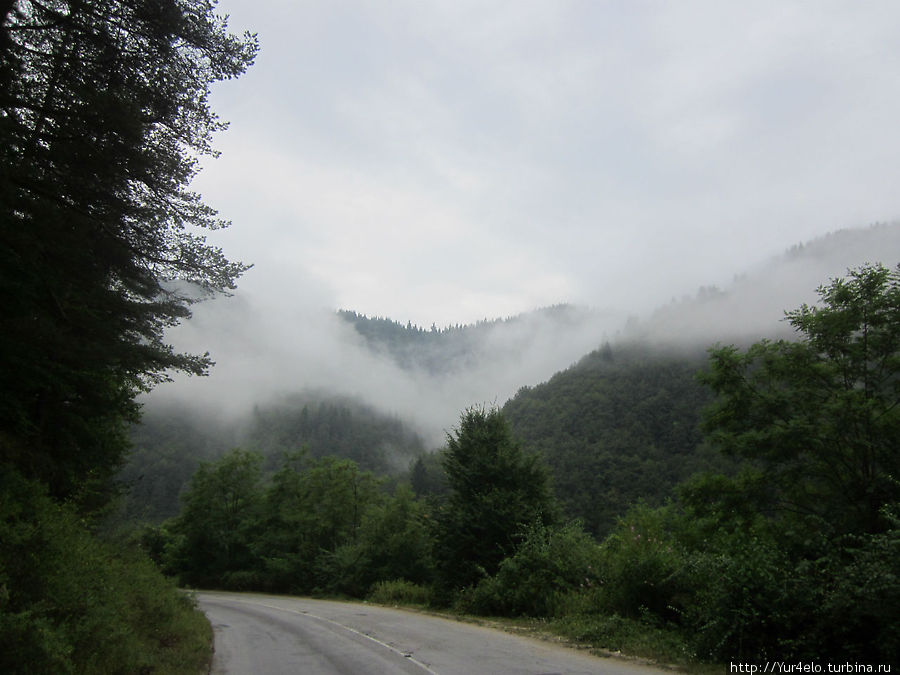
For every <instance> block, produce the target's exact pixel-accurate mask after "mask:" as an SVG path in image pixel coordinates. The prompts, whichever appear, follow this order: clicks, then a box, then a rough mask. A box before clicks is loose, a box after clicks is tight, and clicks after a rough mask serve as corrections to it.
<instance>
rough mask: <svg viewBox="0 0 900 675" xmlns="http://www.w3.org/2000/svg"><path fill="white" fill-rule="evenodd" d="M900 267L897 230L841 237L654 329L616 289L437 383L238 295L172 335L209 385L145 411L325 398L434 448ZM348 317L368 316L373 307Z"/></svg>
mask: <svg viewBox="0 0 900 675" xmlns="http://www.w3.org/2000/svg"><path fill="white" fill-rule="evenodd" d="M898 261H900V226H898V225H881V226H873V227H870V228H867V229H864V230H850V231H841V232H838V233H834V234H831V235H828V236H826V237H823V238H821V239H818V240H816V241H814V242H812V243H810V244H808V245H806V246H804V247H800V248H798V249H797V250H793V251H790V252H786V253H784V254H782V255H779V256H778V257H776V258H773V260H772V261H771V262H770V263H769V264H767V265H764V266H761V267H760V268H758V269H752V270H736V273H740V275H739V276H736V277H735V280H734V282H733V283H732V284H731V285H729V286H728V287H726V288H706V289H700V290H698V293H697V295H696V296H695V297H692V298H672V299H669V298H661V299H660V302H659V309H658V310H657V311H656V312H654V313H652V314H651V315H650V316H645V317H634V316H631V315H630V314H629V312H628V308H627V307H617V303H616V289H610V290H609V294H608V295H607V297H603V298H597V299H596V308H603V309H602V310H601V309H596V308H595V309H588V308H576V310H577V311H568V312H536V313H532V314H528V315H525V316H524V317H521V318H520V320H517V321H502V322H496V323H493V324H492V325H490V326H489V327H487V328H486V329H483V330H481V331H479V332H478V335H480V336H481V338H480V339H479V340H478V342H477V345H476V347H475V348H474V349H473V350H472V351H471V352H470V353H468V354H467V358H466V359H465V360H464V361H461V362H460V363H458V364H456V365H455V367H448V368H447V369H446V370H439V371H435V370H434V369H426V368H424V367H408V366H407V367H403V366H401V365H399V364H398V363H397V362H396V361H394V360H393V359H392V358H391V357H390V356H389V355H387V354H385V353H379V352H377V351H373V350H372V349H371V348H370V347H369V346H368V345H367V344H366V342H365V340H364V339H363V338H362V336H360V335H359V334H358V333H357V332H356V330H355V329H354V327H353V325H352V324H350V323H348V322H347V321H345V320H343V319H341V318H340V317H339V316H338V314H337V313H336V311H335V310H336V308H332V307H327V306H324V305H323V304H322V303H321V302H319V300H318V299H317V298H315V297H311V296H310V295H307V294H306V293H304V289H299V290H293V289H291V290H288V289H280V290H278V291H272V292H270V293H268V294H265V295H263V294H260V293H258V292H247V291H240V290H239V291H238V292H237V293H236V294H235V295H234V296H233V297H230V298H219V299H216V300H212V301H206V302H203V303H199V304H197V305H195V307H194V316H193V318H192V319H190V320H189V321H186V322H184V323H183V324H182V325H181V326H179V327H178V328H176V329H174V330H173V331H172V332H171V333H170V336H169V337H170V339H171V341H172V343H173V344H174V345H175V346H176V348H178V349H180V350H185V351H191V352H201V353H202V352H204V351H209V352H210V353H211V356H212V358H213V359H214V360H215V361H216V365H215V367H214V368H213V369H212V371H211V373H210V375H209V376H208V377H202V378H188V377H184V376H180V375H177V376H176V377H175V381H174V382H172V383H167V384H163V385H161V386H159V387H158V388H157V389H156V390H154V391H153V392H152V393H151V394H150V395H148V396H147V397H146V398H145V400H144V403H145V405H146V406H147V407H148V408H151V409H152V408H154V407H156V406H160V405H172V404H176V405H178V406H179V407H183V408H184V407H186V408H189V409H193V410H196V411H197V414H198V415H200V416H203V417H205V418H207V419H210V420H223V421H224V420H226V419H227V420H232V421H234V420H239V419H240V418H241V417H242V416H243V415H244V414H245V413H247V412H249V411H250V410H251V409H252V406H253V405H254V404H265V403H267V402H269V401H272V400H275V399H277V398H280V397H282V396H284V395H285V394H290V393H296V392H301V391H306V390H321V391H326V392H329V393H333V394H339V395H349V396H354V397H358V398H360V399H362V400H363V401H365V402H367V403H369V404H370V405H373V406H374V407H376V408H377V409H379V410H381V411H383V412H386V413H389V414H393V415H396V416H398V417H400V418H401V419H402V420H403V421H404V422H406V423H408V424H410V425H411V426H413V427H414V428H416V429H417V430H418V431H419V432H420V433H421V434H422V435H423V437H424V438H425V439H426V441H427V442H428V443H430V444H433V445H434V446H437V445H440V444H442V442H443V440H444V435H445V433H446V431H448V430H450V429H451V428H453V427H454V426H455V424H456V422H457V420H458V418H459V413H460V411H462V410H463V409H465V408H466V407H468V406H470V405H473V404H494V403H496V404H497V405H502V404H503V403H504V402H505V401H506V400H507V399H508V398H510V397H511V396H513V395H514V394H515V393H516V391H517V390H518V389H519V388H520V387H522V386H525V385H534V384H538V383H540V382H542V381H545V380H547V379H548V378H549V377H551V376H552V375H553V374H554V373H556V372H558V371H560V370H563V369H565V368H567V367H568V366H570V365H572V364H573V363H574V362H576V361H577V360H578V359H579V358H580V357H582V356H584V355H585V354H587V353H588V352H590V351H592V350H594V349H597V348H598V347H600V346H601V344H602V343H603V342H604V341H607V340H609V341H610V342H612V343H613V344H615V342H616V341H618V340H625V339H643V340H648V341H651V342H654V343H660V344H668V343H683V344H698V343H699V344H702V345H710V344H713V343H715V342H718V341H721V342H743V341H749V340H755V339H758V338H760V337H763V336H770V337H779V336H781V335H785V334H788V333H789V332H790V327H789V326H788V325H787V324H786V323H785V322H784V321H783V317H784V311H785V310H788V309H793V308H796V307H797V306H799V305H800V304H801V303H804V302H808V303H812V302H815V300H816V297H817V296H816V293H815V289H816V287H818V286H819V285H821V284H823V283H826V282H827V281H828V280H829V278H832V277H835V276H841V275H843V274H844V273H845V272H846V270H847V268H848V267H855V266H858V265H860V264H863V263H866V262H882V263H884V264H885V265H888V266H889V267H896V265H897V263H898ZM635 273H636V274H640V271H639V270H636V272H635ZM622 283H623V284H627V283H628V279H623V280H622ZM347 309H352V310H355V311H358V312H360V313H362V314H365V313H366V308H365V307H353V308H347ZM388 318H391V319H397V320H400V321H404V318H403V317H388ZM404 322H405V321H404Z"/></svg>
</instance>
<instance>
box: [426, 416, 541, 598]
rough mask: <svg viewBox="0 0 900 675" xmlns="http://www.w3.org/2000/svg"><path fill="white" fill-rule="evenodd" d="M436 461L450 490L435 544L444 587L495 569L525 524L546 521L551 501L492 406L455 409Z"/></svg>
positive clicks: (535, 462) (536, 467) (533, 459)
mask: <svg viewBox="0 0 900 675" xmlns="http://www.w3.org/2000/svg"><path fill="white" fill-rule="evenodd" d="M443 465H444V471H445V472H446V474H447V482H448V485H449V487H450V493H449V495H448V497H447V502H446V504H445V505H444V506H443V508H442V509H441V511H440V512H439V513H438V518H437V520H438V537H437V548H436V550H437V552H438V555H437V561H438V569H439V575H440V582H441V584H442V585H443V586H444V587H445V588H446V589H447V590H451V589H459V588H463V587H465V586H469V585H471V584H474V583H477V582H478V581H479V580H480V579H481V578H483V577H485V576H488V575H491V574H495V573H496V572H497V569H498V568H499V565H500V562H501V561H502V560H503V559H504V558H505V557H507V556H509V555H512V553H513V551H514V550H515V548H516V546H517V544H518V543H519V541H520V540H521V538H522V536H523V534H524V531H525V529H526V527H527V526H529V525H533V524H538V525H547V524H550V523H552V522H553V521H554V520H555V518H556V510H557V507H556V503H555V502H554V500H553V497H552V493H551V490H550V486H549V482H548V477H547V472H546V470H545V469H544V466H543V465H542V464H541V463H540V461H539V458H538V456H537V455H533V454H526V453H525V452H523V451H522V448H521V446H520V444H519V443H518V442H517V441H516V440H515V439H514V438H513V436H512V432H511V431H510V428H509V424H508V423H507V421H506V419H505V418H504V417H503V415H502V413H501V412H500V411H499V410H498V409H496V408H493V409H490V410H484V409H483V408H471V409H469V410H467V411H466V412H465V413H463V415H462V417H461V419H460V424H459V428H458V429H457V430H456V432H455V434H453V435H450V436H448V439H447V450H446V454H445V455H444V459H443Z"/></svg>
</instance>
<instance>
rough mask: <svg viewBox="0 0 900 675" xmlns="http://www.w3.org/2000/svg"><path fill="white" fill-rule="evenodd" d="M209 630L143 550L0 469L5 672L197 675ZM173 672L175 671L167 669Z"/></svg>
mask: <svg viewBox="0 0 900 675" xmlns="http://www.w3.org/2000/svg"><path fill="white" fill-rule="evenodd" d="M211 639H212V631H211V628H210V626H209V622H208V621H206V619H205V617H203V615H202V614H200V613H199V612H197V611H196V609H195V608H194V607H193V606H192V603H191V601H190V600H189V599H187V598H185V597H184V596H182V595H181V594H180V593H179V592H178V590H177V589H176V588H175V587H174V585H173V584H172V583H171V582H169V581H168V580H166V579H165V578H164V577H163V576H162V575H161V574H160V573H159V571H158V570H157V568H156V566H155V565H154V564H153V563H152V562H151V561H150V560H149V559H148V558H147V557H146V556H145V555H143V554H142V553H141V552H140V551H139V550H137V548H136V547H127V546H126V545H124V544H122V543H114V542H110V541H106V540H103V539H100V538H98V537H96V536H93V535H91V534H90V533H89V532H88V530H87V529H86V527H85V524H84V523H83V522H82V520H81V519H80V518H79V517H78V516H77V515H76V514H75V513H74V512H73V511H72V510H71V509H69V508H68V507H66V506H63V505H59V504H57V503H56V502H54V501H53V500H51V499H50V498H49V497H48V496H47V495H46V492H45V490H44V489H43V488H42V487H40V486H39V485H37V484H36V483H33V482H31V481H28V480H26V479H24V478H22V477H21V476H19V475H18V474H16V473H15V472H13V471H11V470H9V469H8V468H6V467H3V470H2V471H0V644H2V645H3V649H2V650H0V672H3V673H13V674H14V673H103V674H115V673H137V672H152V671H154V670H157V671H161V672H167V673H196V672H198V670H199V669H201V668H202V667H203V665H204V664H205V663H206V661H207V660H208V658H209V653H210V652H209V647H210V641H211ZM163 666H165V667H163Z"/></svg>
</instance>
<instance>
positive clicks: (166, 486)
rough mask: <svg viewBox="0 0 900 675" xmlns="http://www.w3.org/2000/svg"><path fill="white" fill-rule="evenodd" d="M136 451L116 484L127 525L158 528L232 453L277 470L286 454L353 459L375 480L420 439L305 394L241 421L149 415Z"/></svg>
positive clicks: (166, 411) (348, 406)
mask: <svg viewBox="0 0 900 675" xmlns="http://www.w3.org/2000/svg"><path fill="white" fill-rule="evenodd" d="M132 442H133V444H134V449H133V451H132V453H131V456H130V458H129V461H128V463H127V465H126V466H125V467H124V468H123V470H122V472H121V473H120V476H119V479H120V481H121V482H122V484H123V485H124V486H125V487H126V488H127V497H126V506H125V510H126V512H127V516H128V517H129V518H138V519H143V520H149V521H159V520H163V519H165V518H168V517H170V516H173V515H175V514H176V513H177V512H178V507H179V502H178V499H179V495H180V493H181V491H182V489H183V488H184V486H185V485H186V484H187V482H188V481H189V480H190V477H191V476H192V475H193V473H194V471H195V470H196V469H197V466H198V465H199V463H200V462H201V461H209V460H214V459H218V458H219V457H221V456H222V455H224V454H225V453H226V452H227V451H228V450H230V449H232V448H234V447H242V448H244V449H247V450H256V451H258V452H260V453H262V454H263V456H264V457H266V458H267V462H266V466H267V468H269V469H273V470H274V469H276V468H277V467H279V466H280V465H281V461H282V457H283V456H284V453H286V452H295V451H298V450H301V449H303V448H306V449H307V450H308V451H309V454H310V456H311V457H324V456H326V455H332V456H336V457H341V458H346V459H352V460H353V461H355V462H356V463H357V464H358V465H359V466H360V468H362V469H364V470H368V471H372V472H374V473H376V474H380V475H389V474H397V473H399V472H402V471H405V470H406V469H407V468H408V467H409V465H410V463H411V462H412V460H413V459H414V458H416V457H418V456H419V455H421V454H422V453H423V452H425V445H424V442H423V440H422V438H421V437H420V436H419V435H418V434H417V433H415V432H414V431H412V430H410V429H409V428H408V427H407V426H406V425H404V423H403V422H402V421H401V420H399V419H398V418H396V417H393V416H390V415H385V414H383V413H379V412H378V411H376V410H375V409H374V408H372V407H371V406H369V405H367V404H365V403H362V402H361V401H358V400H354V399H351V398H347V397H336V396H333V395H328V394H323V393H313V392H306V393H302V394H295V395H291V396H287V397H284V398H282V399H279V400H277V401H275V402H272V403H269V404H267V405H264V406H262V405H261V406H256V407H254V408H253V410H252V411H251V412H250V413H249V414H248V415H246V416H244V417H240V418H234V417H232V418H228V419H218V420H214V419H211V418H210V417H208V416H204V415H203V414H201V413H198V412H197V411H195V410H193V411H192V410H190V409H185V408H182V407H156V408H152V409H150V410H148V411H147V412H146V413H145V415H144V419H143V422H142V423H141V424H139V425H136V426H135V427H134V428H133V432H132Z"/></svg>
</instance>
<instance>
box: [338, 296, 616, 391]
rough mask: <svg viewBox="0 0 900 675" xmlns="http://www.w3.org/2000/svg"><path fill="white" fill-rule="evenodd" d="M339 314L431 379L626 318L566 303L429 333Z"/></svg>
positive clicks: (375, 346)
mask: <svg viewBox="0 0 900 675" xmlns="http://www.w3.org/2000/svg"><path fill="white" fill-rule="evenodd" d="M338 316H339V317H340V318H341V319H343V320H344V321H346V322H347V323H349V324H350V325H352V326H353V328H354V330H355V331H356V332H357V333H358V334H359V335H360V336H362V338H363V340H364V342H365V346H366V347H367V349H369V350H371V351H372V352H373V353H375V354H379V355H384V356H387V357H389V358H390V359H391V360H393V361H394V362H396V363H397V364H398V365H399V366H401V367H403V368H405V369H408V370H424V371H426V372H428V373H430V374H432V375H446V374H452V373H454V372H460V371H464V370H466V369H471V368H476V367H478V366H479V364H483V363H485V362H486V361H490V360H496V359H501V360H507V359H509V358H510V356H511V355H515V354H518V353H523V352H528V351H530V350H531V349H532V348H533V346H534V344H535V343H536V342H544V341H547V334H549V335H552V336H556V337H557V338H562V339H565V338H571V337H573V336H575V335H577V334H578V333H580V332H581V331H583V330H584V329H585V328H586V327H587V328H590V327H598V326H606V327H608V328H613V327H617V326H618V325H619V323H620V322H621V321H622V319H623V317H622V315H621V314H620V313H617V312H612V311H600V310H597V309H592V308H589V307H581V306H576V305H567V304H560V305H553V306H551V307H544V308H541V309H537V310H534V311H532V312H526V313H523V314H518V315H516V316H512V317H507V318H505V319H491V320H488V319H483V320H481V321H478V322H476V323H473V324H466V325H460V324H456V325H454V326H445V327H443V328H438V327H437V326H436V325H434V324H432V325H431V327H430V328H429V329H427V330H426V329H424V328H422V327H420V326H415V325H413V324H412V323H410V322H407V323H406V324H405V325H404V324H401V323H400V322H399V321H393V320H392V319H387V318H382V317H368V316H366V315H365V314H360V313H358V312H355V311H351V310H339V311H338ZM601 330H602V328H601Z"/></svg>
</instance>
